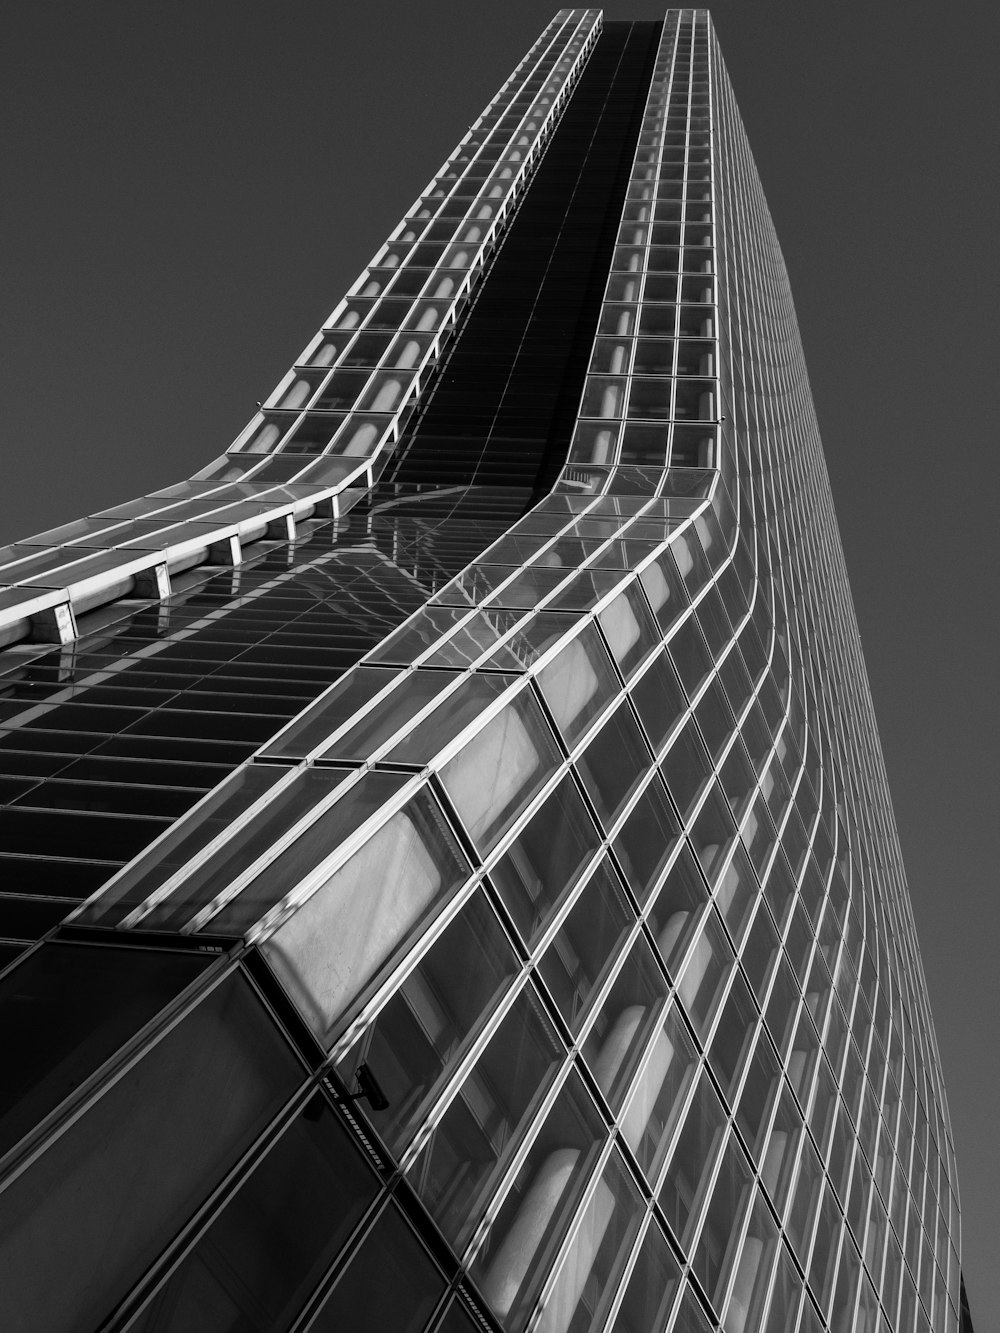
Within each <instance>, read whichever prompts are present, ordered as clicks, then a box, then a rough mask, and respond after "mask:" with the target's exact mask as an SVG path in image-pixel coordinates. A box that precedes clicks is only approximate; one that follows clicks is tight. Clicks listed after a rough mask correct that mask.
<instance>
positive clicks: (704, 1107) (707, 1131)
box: [659, 1070, 726, 1244]
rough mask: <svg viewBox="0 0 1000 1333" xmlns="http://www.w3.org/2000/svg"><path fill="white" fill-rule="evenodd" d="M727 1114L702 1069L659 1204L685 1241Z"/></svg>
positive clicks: (683, 1241) (665, 1178) (672, 1155)
mask: <svg viewBox="0 0 1000 1333" xmlns="http://www.w3.org/2000/svg"><path fill="white" fill-rule="evenodd" d="M725 1127H726V1114H725V1111H724V1110H723V1109H722V1103H721V1102H720V1101H719V1097H718V1094H717V1093H716V1091H715V1089H714V1088H713V1087H712V1084H711V1080H710V1079H709V1077H708V1074H707V1073H706V1072H705V1071H704V1070H702V1074H701V1077H700V1078H699V1080H698V1086H697V1087H696V1088H695V1092H694V1097H693V1099H692V1101H691V1104H690V1106H689V1107H688V1111H687V1115H686V1116H685V1118H684V1125H683V1128H682V1129H681V1132H680V1135H679V1136H678V1139H677V1142H676V1144H675V1146H674V1150H673V1153H672V1154H671V1158H670V1165H669V1166H668V1167H667V1172H666V1176H665V1177H664V1181H663V1184H662V1186H661V1188H660V1196H659V1198H660V1204H661V1206H662V1208H663V1211H664V1212H665V1213H666V1215H667V1220H668V1221H669V1223H670V1225H671V1226H672V1227H673V1229H674V1233H675V1234H676V1235H677V1236H679V1237H680V1239H681V1243H682V1244H686V1243H687V1241H688V1240H689V1239H690V1236H689V1223H690V1222H691V1220H692V1218H693V1217H694V1216H695V1215H696V1214H697V1209H698V1203H699V1200H700V1198H701V1194H702V1189H703V1186H704V1183H705V1181H706V1180H707V1178H708V1176H709V1175H710V1173H711V1169H712V1167H713V1166H714V1165H715V1160H716V1157H717V1155H718V1151H719V1145H720V1143H721V1142H722V1135H723V1133H724V1131H725Z"/></svg>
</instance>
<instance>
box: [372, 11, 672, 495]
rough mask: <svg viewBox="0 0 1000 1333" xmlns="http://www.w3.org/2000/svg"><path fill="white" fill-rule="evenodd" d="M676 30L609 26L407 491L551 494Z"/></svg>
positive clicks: (413, 463)
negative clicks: (639, 146)
mask: <svg viewBox="0 0 1000 1333" xmlns="http://www.w3.org/2000/svg"><path fill="white" fill-rule="evenodd" d="M662 27H663V25H662V23H608V24H605V27H604V29H603V31H602V33H601V36H600V38H599V40H598V42H597V45H596V47H595V49H594V52H593V55H592V56H591V57H590V60H589V61H588V63H587V67H586V69H585V70H584V72H583V75H582V76H581V78H580V82H579V84H578V85H577V87H576V90H575V91H574V93H573V96H572V98H571V100H570V103H569V105H568V107H567V108H566V111H565V113H564V115H563V117H562V120H561V121H560V123H559V127H558V129H557V130H556V132H555V134H554V135H553V137H552V140H551V142H550V144H549V146H548V148H547V150H546V153H545V157H544V158H543V160H542V162H541V164H540V165H539V168H538V171H537V172H536V174H535V177H534V179H533V180H532V182H531V185H530V186H529V187H528V189H527V191H526V193H525V197H524V200H523V202H522V204H521V206H520V208H519V210H518V213H517V216H516V218H515V219H514V221H513V223H512V224H511V227H510V229H509V231H508V232H507V235H506V236H505V238H504V241H503V244H502V246H501V247H500V249H499V251H498V253H497V256H496V259H495V260H494V262H493V266H492V269H491V271H490V274H489V276H488V277H487V278H486V280H485V282H484V283H483V285H482V288H481V290H480V293H479V295H478V296H477V298H476V300H475V303H474V305H473V307H472V309H471V310H470V312H469V314H468V316H467V318H466V321H465V325H464V327H463V329H462V331H461V333H460V334H459V336H458V338H457V339H456V341H455V344H454V347H453V350H452V351H451V354H450V356H449V358H448V361H447V363H446V364H445V366H444V368H443V370H442V372H441V375H440V379H439V380H438V383H437V385H436V387H435V389H434V391H433V393H432V394H431V396H430V399H429V402H428V404H427V407H426V408H425V410H424V412H423V413H422V415H421V417H420V419H419V423H418V424H417V426H416V428H415V429H414V431H413V432H412V435H411V438H410V440H409V441H408V443H407V444H406V445H405V446H404V447H403V449H402V450H401V452H400V461H399V463H398V465H397V466H396V468H395V469H394V471H393V472H392V474H391V478H392V481H393V482H395V483H398V484H406V485H412V484H420V485H427V484H432V485H442V486H454V485H465V486H468V485H473V484H478V485H492V486H520V487H525V488H527V489H528V490H529V491H534V492H536V493H542V492H544V491H547V490H548V489H550V488H551V486H552V483H553V482H554V480H555V478H556V475H557V473H558V471H559V468H560V467H561V466H562V463H563V461H564V460H565V456H566V452H567V450H568V448H569V442H570V436H571V434H572V430H573V424H574V422H575V420H576V414H577V408H578V406H579V402H580V393H581V390H582V388H583V379H584V375H585V373H586V369H587V361H588V358H589V355H590V349H591V347H592V344H593V340H594V333H595V331H596V327H597V318H598V314H599V312H600V304H601V298H602V295H603V292H604V285H605V282H606V280H607V274H608V268H609V265H610V262H611V254H612V251H613V249H614V244H615V238H616V235H617V229H618V222H619V219H620V217H621V210H622V204H623V202H624V199H625V192H626V188H627V186H628V180H629V169H630V167H631V163H632V158H633V155H634V153H635V146H636V141H637V139H638V135H639V126H640V124H641V121H642V113H643V108H644V106H645V103H646V94H647V90H648V88H649V81H650V77H651V75H652V70H653V62H654V60H655V57H656V50H657V45H658V42H659V39H660V33H661V31H662Z"/></svg>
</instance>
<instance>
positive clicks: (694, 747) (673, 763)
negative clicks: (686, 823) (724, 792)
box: [660, 722, 712, 820]
mask: <svg viewBox="0 0 1000 1333" xmlns="http://www.w3.org/2000/svg"><path fill="white" fill-rule="evenodd" d="M660 771H661V772H662V773H663V776H664V778H665V780H666V783H667V788H668V790H669V792H670V795H671V796H672V797H673V801H674V804H675V805H676V807H677V809H678V811H679V812H680V816H681V819H683V820H686V819H687V817H688V815H689V814H690V812H691V809H692V808H693V806H694V804H695V802H696V801H697V799H698V797H699V795H700V794H701V792H702V791H703V790H704V787H705V783H706V782H707V781H708V779H709V776H710V775H711V772H712V762H711V760H710V759H709V757H708V751H707V750H706V749H705V746H704V745H703V743H702V740H701V736H700V735H699V733H698V728H697V727H696V726H695V725H694V724H693V722H688V724H687V725H686V726H685V727H684V729H683V731H681V732H679V733H678V734H677V735H676V736H675V737H674V740H673V742H672V743H671V746H670V749H669V750H668V751H667V753H666V754H665V755H664V757H663V759H662V760H661V762H660Z"/></svg>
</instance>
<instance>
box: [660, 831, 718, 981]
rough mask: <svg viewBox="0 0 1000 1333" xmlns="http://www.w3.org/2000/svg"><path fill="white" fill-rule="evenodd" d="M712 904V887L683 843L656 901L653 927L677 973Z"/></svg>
mask: <svg viewBox="0 0 1000 1333" xmlns="http://www.w3.org/2000/svg"><path fill="white" fill-rule="evenodd" d="M707 905H708V890H707V889H706V887H705V881H704V879H703V878H702V876H701V874H700V873H699V871H698V866H697V864H696V862H695V859H694V857H693V855H692V854H691V849H690V847H689V846H688V844H687V843H686V842H685V843H682V844H681V847H680V849H679V850H678V853H677V856H676V857H675V858H674V862H673V865H672V866H671V867H670V870H669V871H668V873H667V875H666V877H665V879H664V881H663V883H662V884H661V886H660V888H659V890H658V891H657V893H656V896H655V897H654V899H653V902H652V905H651V906H650V908H649V916H648V920H649V927H650V929H651V930H652V932H653V936H654V938H655V940H656V945H657V948H658V949H659V951H660V954H661V955H662V957H663V961H664V962H665V963H666V965H667V967H668V969H669V970H670V971H671V973H673V972H674V971H675V969H676V964H677V962H678V960H679V959H680V957H681V956H682V954H683V952H684V949H685V948H686V946H687V942H688V940H689V939H690V938H691V935H692V933H693V932H694V930H695V928H696V927H697V925H698V922H699V921H700V919H701V917H702V915H703V909H704V908H705V907H706V906H707Z"/></svg>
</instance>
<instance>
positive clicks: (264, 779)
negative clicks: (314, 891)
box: [75, 764, 331, 926]
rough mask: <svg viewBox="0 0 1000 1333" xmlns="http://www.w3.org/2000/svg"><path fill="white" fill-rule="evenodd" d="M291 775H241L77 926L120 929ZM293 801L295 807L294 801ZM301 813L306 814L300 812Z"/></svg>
mask: <svg viewBox="0 0 1000 1333" xmlns="http://www.w3.org/2000/svg"><path fill="white" fill-rule="evenodd" d="M288 772H289V770H288V769H287V768H279V767H278V766H277V765H276V764H266V765H265V764H249V765H247V766H246V767H244V768H241V769H239V770H237V772H235V773H234V774H233V775H232V776H231V777H229V778H227V780H226V781H225V782H223V783H220V785H219V787H218V788H217V789H216V790H215V791H214V792H212V793H211V795H210V796H209V797H208V798H207V799H206V800H205V801H204V802H202V804H201V805H200V806H199V808H198V809H197V810H195V811H193V812H192V813H191V814H190V815H189V816H188V817H187V818H186V819H184V820H182V821H181V822H180V823H178V824H177V825H175V827H174V828H173V829H172V830H171V831H170V832H169V833H168V834H167V836H166V837H165V838H163V839H162V840H161V841H159V842H158V843H157V844H156V845H155V846H154V847H152V848H150V850H149V851H148V852H146V853H144V854H143V855H141V856H140V857H138V858H137V859H136V860H135V861H134V862H133V863H132V864H131V865H130V866H128V867H127V868H126V869H125V870H123V871H122V873H121V874H120V875H119V876H118V877H117V878H116V879H114V880H112V882H111V883H110V884H109V885H108V886H107V888H106V889H103V890H102V891H101V894H100V896H99V897H98V898H97V899H96V900H95V901H94V903H93V904H91V905H89V906H85V907H84V908H83V909H82V911H81V912H80V913H79V915H78V916H77V917H76V918H75V920H77V921H79V922H80V923H81V924H86V925H93V924H95V923H98V922H100V923H101V924H102V925H108V926H110V925H115V924H117V923H118V922H119V921H120V920H121V919H122V918H123V917H124V916H126V915H127V914H128V912H129V911H130V910H131V909H132V908H133V907H137V906H138V905H139V903H141V902H144V901H145V900H146V899H147V898H148V897H149V895H150V894H151V893H153V892H154V890H155V889H157V888H158V887H159V886H160V885H161V884H163V883H164V882H165V881H166V880H168V879H169V878H170V876H171V875H173V874H174V873H175V872H176V871H178V870H180V869H181V867H182V866H184V865H186V864H187V863H188V862H189V861H192V860H193V859H194V858H195V857H196V856H197V855H198V853H199V852H200V851H202V849H203V848H204V847H206V846H207V845H208V844H209V843H210V842H211V841H212V839H213V838H216V837H218V836H219V834H220V833H223V832H225V830H226V829H228V828H229V827H230V826H231V825H232V823H233V822H234V820H236V819H238V818H239V817H240V815H241V814H243V813H244V811H246V810H247V809H249V807H250V806H251V805H253V803H254V801H257V800H259V799H260V798H261V797H262V796H264V795H265V794H266V793H267V792H268V791H269V790H270V789H271V788H272V787H273V786H274V784H275V783H276V782H277V781H278V780H279V779H280V778H283V777H285V776H286V775H287V773H288ZM323 781H324V783H325V784H326V788H327V790H328V789H329V784H330V781H331V779H330V778H329V777H327V778H326V779H324V780H323ZM296 793H297V794H298V795H297V800H298V803H299V804H300V805H301V803H302V800H303V798H302V794H301V788H299V787H298V785H296ZM280 799H281V798H279V800H280ZM291 799H292V800H293V802H294V800H295V798H291ZM273 809H274V806H271V807H269V814H270V812H271V811H273ZM299 813H303V811H302V809H300V810H299Z"/></svg>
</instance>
